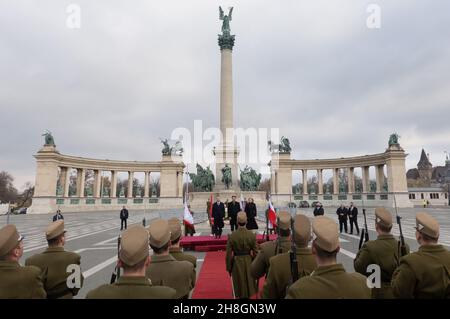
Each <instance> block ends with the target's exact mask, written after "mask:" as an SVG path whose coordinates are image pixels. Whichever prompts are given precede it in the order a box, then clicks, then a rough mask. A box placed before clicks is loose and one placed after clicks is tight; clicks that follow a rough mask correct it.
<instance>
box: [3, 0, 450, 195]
mask: <svg viewBox="0 0 450 319" xmlns="http://www.w3.org/2000/svg"><path fill="white" fill-rule="evenodd" d="M72 3H75V4H77V5H79V7H80V8H81V28H79V29H73V28H68V27H67V19H68V16H69V14H68V13H67V12H66V10H67V8H68V6H69V5H70V4H72ZM370 3H377V4H378V5H379V7H380V9H381V28H379V29H369V28H368V27H367V24H366V21H367V18H368V17H369V15H370V13H368V12H367V8H368V5H369V4H370ZM219 5H222V6H223V7H224V8H228V7H229V6H234V7H235V8H234V12H233V21H232V23H231V29H232V33H233V34H236V44H235V48H234V51H233V80H234V108H235V119H234V121H235V126H237V127H243V128H247V127H257V128H258V127H267V128H271V127H274V128H279V129H280V134H281V135H286V136H288V137H289V138H290V140H291V144H292V146H293V148H294V152H293V156H292V157H293V158H296V159H308V158H329V157H346V156H356V155H364V154H370V153H379V152H383V151H384V150H385V148H386V146H387V141H388V138H389V135H390V134H391V133H393V132H398V133H399V134H400V135H401V139H400V142H401V145H402V146H403V147H404V148H405V150H406V151H407V152H408V153H409V154H410V155H409V156H408V158H407V166H408V168H411V167H415V165H416V163H417V161H418V159H419V155H420V150H421V148H422V147H425V149H426V151H427V152H429V153H430V156H431V161H432V163H433V164H434V165H442V163H443V161H444V153H443V152H444V150H449V151H450V126H449V120H448V114H449V113H448V112H449V109H450V72H449V70H450V41H449V39H450V27H449V25H448V24H449V12H450V2H449V1H446V0H441V1H439V0H432V1H420V0H415V1H412V0H395V1H392V0H389V1H384V0H383V1H375V0H372V1H362V0H347V1H300V0H283V1H273V0H272V1H262V0H246V1H228V0H221V1H211V0H192V1H181V0H171V1H148V0H145V1H144V0H142V1H137V0H134V1H132V2H130V1H111V0H108V1H106V0H96V1H90V0H89V1H88V0H86V1H81V0H78V1H65V0H61V1H50V0H40V1H31V0H30V1H25V0H1V1H0V30H1V31H0V32H1V36H0V120H1V125H0V136H1V138H0V170H6V171H9V172H10V173H11V174H13V176H14V177H15V179H16V186H17V187H19V188H20V187H21V186H22V185H23V184H24V183H25V182H27V181H32V182H34V174H35V162H34V158H33V157H32V155H33V154H35V153H36V152H37V151H38V150H39V148H40V147H41V146H42V144H43V138H42V137H41V134H42V133H43V131H44V130H45V129H49V130H50V131H52V132H53V135H54V137H55V141H56V144H57V148H58V150H59V151H60V152H61V153H64V154H70V155H77V156H85V157H92V158H109V159H123V160H159V159H160V144H159V137H170V135H171V132H172V130H173V129H174V128H176V127H186V128H188V129H192V128H193V123H194V120H200V119H201V120H203V126H204V127H205V128H206V127H217V126H218V124H219V76H220V74H219V71H220V51H219V47H218V45H217V34H218V33H219V31H220V28H221V22H220V21H219V20H218V6H219Z"/></svg>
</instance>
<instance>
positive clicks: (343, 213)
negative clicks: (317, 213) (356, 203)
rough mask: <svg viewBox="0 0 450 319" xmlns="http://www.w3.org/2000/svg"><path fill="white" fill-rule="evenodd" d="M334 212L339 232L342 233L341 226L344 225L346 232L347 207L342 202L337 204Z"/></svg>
mask: <svg viewBox="0 0 450 319" xmlns="http://www.w3.org/2000/svg"><path fill="white" fill-rule="evenodd" d="M336 214H337V215H338V219H339V232H340V233H342V227H344V230H345V233H348V231H347V208H345V207H344V205H343V204H341V206H339V208H338V209H337V211H336Z"/></svg>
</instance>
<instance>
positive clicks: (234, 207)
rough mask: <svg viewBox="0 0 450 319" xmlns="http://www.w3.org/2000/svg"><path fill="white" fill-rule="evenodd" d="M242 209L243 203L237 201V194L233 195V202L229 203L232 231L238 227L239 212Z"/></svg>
mask: <svg viewBox="0 0 450 319" xmlns="http://www.w3.org/2000/svg"><path fill="white" fill-rule="evenodd" d="M240 211H241V205H240V204H239V203H238V202H237V201H236V196H234V195H233V196H231V202H230V203H228V217H230V226H231V231H234V230H235V229H237V221H236V218H237V214H238V213H239V212H240Z"/></svg>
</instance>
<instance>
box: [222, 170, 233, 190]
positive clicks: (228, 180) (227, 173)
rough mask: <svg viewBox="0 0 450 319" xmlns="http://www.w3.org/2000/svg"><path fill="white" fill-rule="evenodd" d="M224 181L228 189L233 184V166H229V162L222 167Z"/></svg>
mask: <svg viewBox="0 0 450 319" xmlns="http://www.w3.org/2000/svg"><path fill="white" fill-rule="evenodd" d="M222 183H224V184H225V187H226V188H227V189H229V188H230V186H231V184H232V182H231V167H230V166H228V164H225V166H224V167H223V168H222Z"/></svg>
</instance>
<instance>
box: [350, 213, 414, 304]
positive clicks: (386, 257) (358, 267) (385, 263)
mask: <svg viewBox="0 0 450 319" xmlns="http://www.w3.org/2000/svg"><path fill="white" fill-rule="evenodd" d="M375 230H376V232H377V233H378V238H377V239H376V240H371V241H368V242H366V243H365V244H364V245H363V246H362V247H361V249H360V250H359V252H358V254H357V255H356V258H355V260H354V264H353V265H354V267H355V271H357V272H359V273H360V274H362V275H364V276H368V275H370V274H371V272H369V273H368V272H367V267H368V266H369V265H371V264H376V265H378V266H380V270H381V288H372V298H375V299H392V298H394V296H393V295H392V288H391V279H392V274H393V273H394V271H395V269H396V268H397V266H398V264H399V260H400V257H401V256H400V257H399V242H398V240H396V239H395V238H394V236H393V235H392V234H391V230H392V214H391V213H390V212H389V211H388V210H387V209H385V208H382V207H379V208H376V209H375ZM406 248H407V253H409V248H408V247H406Z"/></svg>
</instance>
